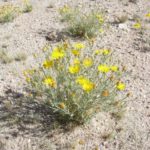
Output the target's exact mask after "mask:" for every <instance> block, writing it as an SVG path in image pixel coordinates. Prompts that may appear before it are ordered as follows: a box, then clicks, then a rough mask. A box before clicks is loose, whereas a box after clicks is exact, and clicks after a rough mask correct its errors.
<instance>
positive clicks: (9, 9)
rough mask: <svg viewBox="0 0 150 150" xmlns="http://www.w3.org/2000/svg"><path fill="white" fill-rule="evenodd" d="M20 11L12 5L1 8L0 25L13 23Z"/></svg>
mask: <svg viewBox="0 0 150 150" xmlns="http://www.w3.org/2000/svg"><path fill="white" fill-rule="evenodd" d="M19 12H20V10H19V8H18V7H15V6H13V5H11V4H7V5H2V6H0V23H5V22H10V21H13V20H14V18H15V17H16V16H17V15H18V14H19Z"/></svg>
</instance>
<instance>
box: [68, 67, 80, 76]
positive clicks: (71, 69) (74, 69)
mask: <svg viewBox="0 0 150 150" xmlns="http://www.w3.org/2000/svg"><path fill="white" fill-rule="evenodd" d="M79 71H80V67H79V65H73V66H70V67H69V72H70V73H71V74H76V73H78V72H79Z"/></svg>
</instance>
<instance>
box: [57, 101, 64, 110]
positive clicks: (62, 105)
mask: <svg viewBox="0 0 150 150" xmlns="http://www.w3.org/2000/svg"><path fill="white" fill-rule="evenodd" d="M58 107H59V108H61V109H65V107H66V106H65V104H64V103H63V102H62V103H59V104H58Z"/></svg>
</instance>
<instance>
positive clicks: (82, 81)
mask: <svg viewBox="0 0 150 150" xmlns="http://www.w3.org/2000/svg"><path fill="white" fill-rule="evenodd" d="M76 83H78V84H79V85H81V86H82V89H83V90H84V91H86V92H90V91H91V90H93V89H94V88H95V84H94V83H93V82H91V81H90V80H89V79H87V78H85V77H83V76H80V77H78V78H77V79H76Z"/></svg>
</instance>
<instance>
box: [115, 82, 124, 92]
mask: <svg viewBox="0 0 150 150" xmlns="http://www.w3.org/2000/svg"><path fill="white" fill-rule="evenodd" d="M116 88H117V90H119V91H123V90H125V88H126V86H125V84H124V83H123V82H118V83H117V84H116Z"/></svg>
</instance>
